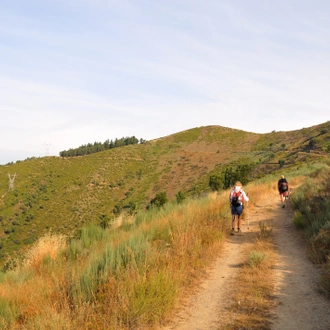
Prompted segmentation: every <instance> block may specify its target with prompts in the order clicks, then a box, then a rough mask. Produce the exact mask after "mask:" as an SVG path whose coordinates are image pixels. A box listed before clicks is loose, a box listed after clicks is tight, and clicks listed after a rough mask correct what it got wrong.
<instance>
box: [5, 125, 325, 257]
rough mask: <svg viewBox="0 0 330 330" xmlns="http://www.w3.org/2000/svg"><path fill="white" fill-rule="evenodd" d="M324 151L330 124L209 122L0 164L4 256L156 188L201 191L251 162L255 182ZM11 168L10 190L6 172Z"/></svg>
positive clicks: (101, 219) (68, 231)
mask: <svg viewBox="0 0 330 330" xmlns="http://www.w3.org/2000/svg"><path fill="white" fill-rule="evenodd" d="M329 154H330V122H327V123H324V124H321V125H318V126H313V127H310V128H303V129H301V130H297V131H292V132H272V133H268V134H256V133H251V132H245V131H240V130H235V129H230V128H225V127H220V126H207V127H198V128H193V129H190V130H187V131H184V132H180V133H177V134H173V135H170V136H167V137H163V138H159V139H156V140H152V141H148V142H146V143H145V144H138V145H129V146H125V147H120V148H114V149H110V150H107V151H103V152H99V153H96V154H91V155H88V156H83V157H75V158H60V157H44V158H39V159H29V160H26V161H22V162H17V163H15V164H10V165H6V166H0V187H1V192H0V193H1V196H2V198H1V199H0V221H1V223H0V239H1V243H0V247H1V256H2V260H4V257H5V256H6V254H13V252H15V251H24V250H25V249H26V247H27V246H29V245H30V244H31V243H33V242H34V241H35V240H36V239H37V238H39V237H40V236H42V235H44V234H45V233H47V232H49V231H51V232H53V233H61V234H65V235H73V234H74V232H75V230H77V229H79V228H81V227H82V226H83V225H85V224H87V223H90V222H96V223H103V224H106V223H111V221H112V220H113V219H114V218H115V217H116V216H118V215H119V214H120V213H123V212H128V213H129V212H131V213H132V212H134V211H135V210H137V209H143V208H145V207H146V206H147V205H148V203H149V202H150V199H151V198H153V197H154V196H155V194H156V193H158V192H160V191H166V193H167V196H168V197H169V199H170V200H172V199H175V195H176V194H177V193H178V192H179V191H182V192H184V193H186V194H188V195H198V194H201V193H203V192H206V191H208V190H209V187H208V183H209V177H210V175H211V174H214V173H219V172H221V171H222V169H223V168H224V167H225V166H229V165H230V166H234V167H235V166H236V165H237V164H240V163H249V164H254V171H253V173H252V174H251V179H253V177H260V176H262V175H264V174H265V173H272V172H276V171H278V170H280V168H279V165H278V162H279V161H280V160H283V161H284V162H285V163H284V168H286V169H289V168H290V167H293V166H299V164H302V163H309V162H313V161H322V159H327V158H329ZM15 173H16V178H15V182H14V189H13V190H10V191H8V183H9V180H8V174H10V175H13V174H15Z"/></svg>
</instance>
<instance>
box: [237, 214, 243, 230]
mask: <svg viewBox="0 0 330 330" xmlns="http://www.w3.org/2000/svg"><path fill="white" fill-rule="evenodd" d="M241 222H242V219H241V215H238V216H237V228H238V229H241Z"/></svg>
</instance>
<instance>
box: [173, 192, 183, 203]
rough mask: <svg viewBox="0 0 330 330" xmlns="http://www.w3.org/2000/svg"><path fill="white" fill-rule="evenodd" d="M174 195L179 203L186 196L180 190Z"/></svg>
mask: <svg viewBox="0 0 330 330" xmlns="http://www.w3.org/2000/svg"><path fill="white" fill-rule="evenodd" d="M175 197H176V202H177V203H178V204H180V203H181V202H182V201H184V200H185V198H186V196H185V194H184V193H183V192H182V191H181V190H180V191H179V192H178V193H177V194H176V195H175Z"/></svg>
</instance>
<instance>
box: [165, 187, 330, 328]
mask: <svg viewBox="0 0 330 330" xmlns="http://www.w3.org/2000/svg"><path fill="white" fill-rule="evenodd" d="M265 200H267V201H268V202H264V203H263V204H262V205H257V206H256V207H255V208H253V209H252V208H250V209H249V210H248V212H249V214H247V209H246V215H248V218H249V220H245V221H244V222H243V230H244V235H243V236H237V235H235V236H230V237H229V238H228V239H227V242H226V243H225V248H224V251H223V253H222V254H221V257H219V258H218V259H217V261H216V262H215V263H214V265H213V267H212V268H211V269H210V270H209V272H208V276H207V278H206V279H205V280H204V281H203V282H202V283H201V285H200V287H199V288H198V289H197V292H196V293H195V294H193V295H192V296H190V297H187V299H186V301H185V303H184V304H183V306H181V307H180V308H179V309H178V311H177V313H176V317H174V319H173V320H172V322H171V324H169V325H168V326H166V327H163V328H162V329H161V330H212V329H213V330H215V329H218V328H219V326H220V325H221V324H223V323H225V322H226V320H227V319H228V318H229V317H231V315H230V314H229V313H228V310H226V307H227V306H229V305H230V303H231V301H230V300H229V299H228V297H229V293H230V290H231V289H232V285H233V283H232V279H233V278H234V277H235V276H237V272H238V270H239V267H240V264H241V263H242V262H243V260H244V251H245V250H246V249H247V248H248V245H249V244H252V242H253V239H254V234H253V233H256V232H257V231H259V222H260V221H266V222H267V224H268V225H271V226H273V230H274V234H275V241H276V245H277V249H278V251H277V252H278V258H277V259H278V260H277V264H276V267H275V277H276V285H275V293H274V294H275V297H276V308H275V309H274V311H273V317H272V322H273V325H272V327H271V329H270V330H314V329H315V330H316V329H319V330H330V301H329V300H327V299H325V298H324V296H322V295H321V294H320V293H318V292H317V290H316V282H317V279H318V276H319V269H318V268H317V267H315V266H314V265H312V264H311V263H310V261H309V260H308V259H307V257H306V251H305V244H304V242H303V241H302V239H301V237H300V235H299V233H298V232H297V230H296V229H295V227H294V226H293V223H292V219H293V212H292V210H291V209H290V207H288V205H287V207H286V208H284V209H282V208H281V206H280V203H279V200H278V195H277V194H276V193H273V194H272V195H270V196H267V198H266V199H265ZM248 227H249V229H248Z"/></svg>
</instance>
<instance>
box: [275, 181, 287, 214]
mask: <svg viewBox="0 0 330 330" xmlns="http://www.w3.org/2000/svg"><path fill="white" fill-rule="evenodd" d="M277 189H278V192H279V194H280V198H281V203H282V207H283V208H284V207H285V204H284V203H285V197H286V196H288V194H289V183H288V181H287V180H286V178H285V177H284V175H281V178H280V179H279V180H278V182H277Z"/></svg>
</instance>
